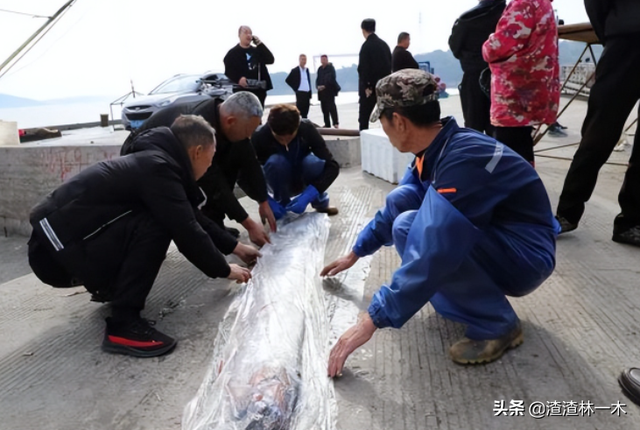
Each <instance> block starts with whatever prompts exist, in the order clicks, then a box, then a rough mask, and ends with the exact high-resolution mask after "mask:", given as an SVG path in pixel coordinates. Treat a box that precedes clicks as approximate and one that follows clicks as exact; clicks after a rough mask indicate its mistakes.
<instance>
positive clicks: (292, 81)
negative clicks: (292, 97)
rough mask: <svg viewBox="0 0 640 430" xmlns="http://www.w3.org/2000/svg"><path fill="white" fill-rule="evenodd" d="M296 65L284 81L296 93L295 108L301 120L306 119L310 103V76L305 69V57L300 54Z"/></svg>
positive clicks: (307, 69) (306, 68)
mask: <svg viewBox="0 0 640 430" xmlns="http://www.w3.org/2000/svg"><path fill="white" fill-rule="evenodd" d="M298 64H299V65H298V67H294V68H293V69H291V72H289V75H288V76H287V78H286V79H285V80H284V81H285V82H286V83H287V85H289V86H290V87H291V89H292V90H293V91H294V92H295V93H296V107H297V108H298V110H299V111H300V115H301V116H302V118H306V117H307V115H309V105H310V103H311V75H310V74H309V68H308V67H307V56H306V55H304V54H300V57H299V59H298Z"/></svg>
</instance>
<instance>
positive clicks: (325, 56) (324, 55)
mask: <svg viewBox="0 0 640 430" xmlns="http://www.w3.org/2000/svg"><path fill="white" fill-rule="evenodd" d="M322 57H324V58H329V57H327V54H322V55H321V56H320V58H322Z"/></svg>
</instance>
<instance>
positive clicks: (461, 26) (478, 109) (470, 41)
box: [449, 0, 506, 136]
mask: <svg viewBox="0 0 640 430" xmlns="http://www.w3.org/2000/svg"><path fill="white" fill-rule="evenodd" d="M505 7H506V1H505V0H480V2H479V3H478V5H477V6H476V7H474V8H472V9H470V10H468V11H466V12H465V13H463V14H462V15H460V18H458V19H457V20H456V22H455V24H453V30H452V31H451V36H450V37H449V47H450V48H451V52H452V53H453V56H454V57H456V58H457V59H458V60H460V65H461V66H462V72H463V75H462V82H461V83H460V86H459V88H460V103H461V104H462V115H463V116H464V126H465V127H467V128H473V129H474V130H478V131H479V132H481V133H486V134H487V135H488V136H493V131H494V127H493V126H492V125H491V121H490V119H489V110H490V109H491V101H490V100H489V97H487V95H485V93H484V92H483V91H482V89H481V88H480V73H481V72H482V71H483V70H484V69H486V68H487V67H489V66H488V65H487V62H486V61H484V59H483V58H482V45H483V44H484V42H485V41H486V40H487V39H488V38H489V35H490V34H491V33H493V32H494V31H495V30H496V25H497V24H498V20H499V19H500V16H502V11H504V8H505Z"/></svg>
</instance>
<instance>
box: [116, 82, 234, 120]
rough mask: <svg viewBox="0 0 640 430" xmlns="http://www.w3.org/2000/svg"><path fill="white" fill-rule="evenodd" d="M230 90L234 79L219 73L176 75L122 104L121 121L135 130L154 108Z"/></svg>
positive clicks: (215, 95) (200, 98)
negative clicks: (231, 79)
mask: <svg viewBox="0 0 640 430" xmlns="http://www.w3.org/2000/svg"><path fill="white" fill-rule="evenodd" d="M232 92H233V83H232V82H231V81H230V80H229V78H227V77H226V76H225V75H224V74H222V73H213V72H208V73H204V74H202V75H192V74H179V75H175V76H172V77H171V78H169V79H167V80H166V81H164V82H162V83H161V84H160V85H158V86H157V87H156V88H154V89H153V90H151V92H150V93H149V94H148V95H146V96H142V97H136V98H135V99H133V100H131V101H130V102H128V103H125V105H124V106H123V107H122V114H121V117H122V124H123V125H124V127H125V128H126V129H127V130H135V129H137V128H138V127H140V126H141V125H142V123H144V122H145V121H146V119H147V118H149V117H150V116H151V115H153V113H154V112H156V111H157V110H159V109H161V108H163V107H166V106H170V105H171V104H173V103H175V102H176V101H177V100H180V102H191V101H198V100H203V99H207V98H211V97H220V96H224V95H228V94H231V93H232Z"/></svg>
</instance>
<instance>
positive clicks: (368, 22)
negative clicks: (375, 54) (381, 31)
mask: <svg viewBox="0 0 640 430" xmlns="http://www.w3.org/2000/svg"><path fill="white" fill-rule="evenodd" d="M360 28H361V29H363V30H364V31H366V32H369V33H375V31H376V20H375V19H373V18H367V19H365V20H363V21H362V24H360Z"/></svg>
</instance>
